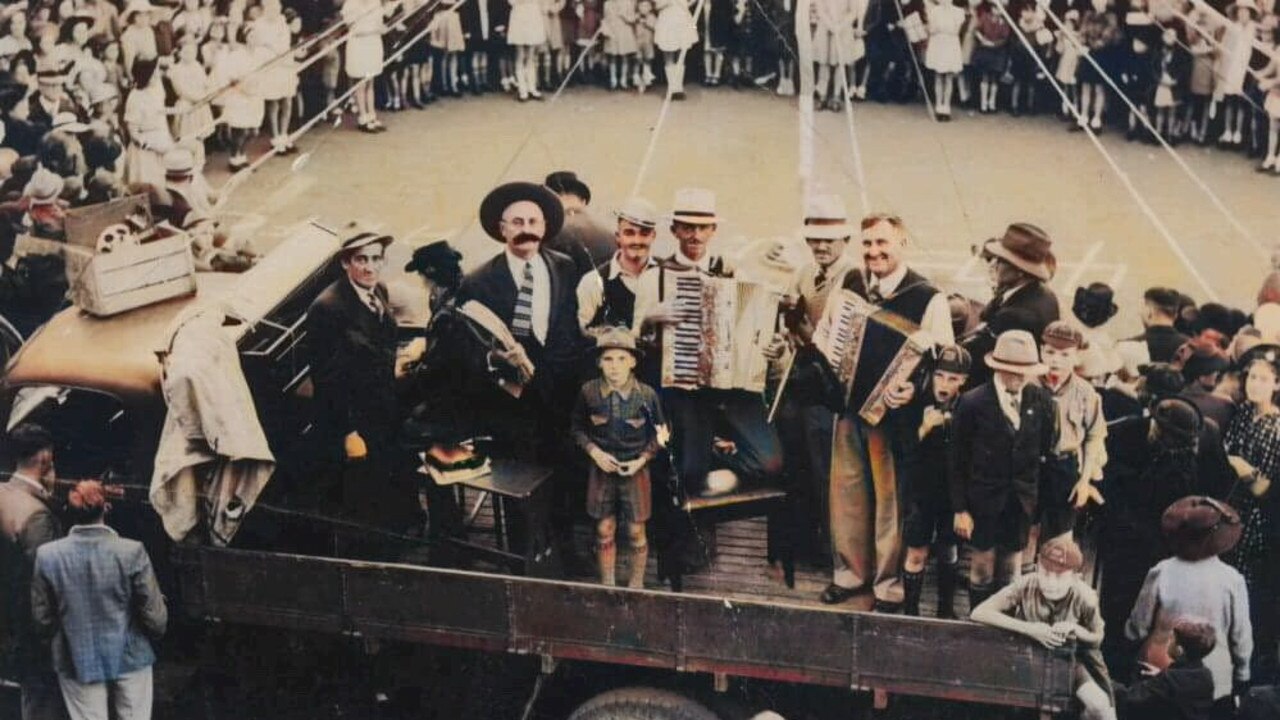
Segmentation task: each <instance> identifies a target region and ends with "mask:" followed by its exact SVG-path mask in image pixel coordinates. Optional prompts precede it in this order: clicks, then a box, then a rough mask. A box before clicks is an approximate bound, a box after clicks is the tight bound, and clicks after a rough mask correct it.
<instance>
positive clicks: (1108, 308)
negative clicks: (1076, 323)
mask: <svg viewBox="0 0 1280 720" xmlns="http://www.w3.org/2000/svg"><path fill="white" fill-rule="evenodd" d="M1071 311H1072V312H1073V313H1075V316H1076V317H1077V318H1079V319H1080V322H1082V323H1084V324H1085V326H1086V327H1093V328H1096V327H1099V326H1101V325H1103V324H1104V323H1106V322H1107V321H1108V320H1110V319H1111V318H1113V317H1115V315H1116V313H1118V312H1120V308H1119V307H1117V306H1116V302H1115V291H1114V290H1112V289H1111V286H1110V285H1107V284H1106V283H1090V284H1089V285H1088V286H1086V287H1078V288H1076V296H1075V301H1074V302H1073V303H1072V304H1071Z"/></svg>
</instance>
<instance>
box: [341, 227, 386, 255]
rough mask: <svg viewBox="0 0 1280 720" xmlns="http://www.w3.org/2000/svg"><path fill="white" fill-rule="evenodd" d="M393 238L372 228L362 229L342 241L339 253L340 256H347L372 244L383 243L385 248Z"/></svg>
mask: <svg viewBox="0 0 1280 720" xmlns="http://www.w3.org/2000/svg"><path fill="white" fill-rule="evenodd" d="M392 240H393V238H392V237H391V236H390V235H383V234H382V233H376V232H373V231H371V230H362V231H359V232H356V233H355V234H353V235H352V236H351V237H349V238H347V239H346V240H343V241H342V247H341V248H339V249H338V255H339V257H346V256H348V255H350V254H351V253H354V252H355V251H356V250H359V249H360V248H362V247H368V246H370V245H381V246H382V247H384V248H385V247H386V246H388V245H390V244H391V242H392Z"/></svg>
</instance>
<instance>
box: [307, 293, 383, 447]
mask: <svg viewBox="0 0 1280 720" xmlns="http://www.w3.org/2000/svg"><path fill="white" fill-rule="evenodd" d="M374 292H375V293H376V294H377V295H378V297H379V298H381V299H382V301H383V304H384V306H386V305H387V289H386V287H385V286H383V285H381V284H379V285H377V286H376V287H375V288H374ZM306 328H307V340H306V343H307V350H308V353H309V355H310V358H311V379H312V382H313V383H315V407H316V413H315V418H316V429H317V437H318V438H319V439H320V441H321V443H322V445H321V448H322V450H324V451H329V452H341V451H342V438H344V437H345V436H346V435H347V434H348V433H351V432H359V433H360V435H361V437H363V438H364V440H365V442H366V443H378V442H382V441H384V440H386V441H390V440H391V438H392V437H394V428H395V426H396V392H395V355H396V323H395V320H394V319H392V317H391V314H390V312H385V313H383V315H382V318H381V319H379V318H378V316H376V315H374V313H373V311H372V310H370V309H369V307H368V306H367V305H365V304H364V302H362V301H361V300H360V298H359V296H357V295H356V291H355V288H353V287H352V286H351V281H350V280H348V279H347V278H346V277H345V276H344V277H342V278H340V279H338V280H337V281H335V282H334V283H333V284H331V285H330V286H329V287H327V288H325V289H324V291H323V292H321V293H320V295H319V296H318V297H316V299H315V300H314V301H313V302H312V303H311V307H310V309H309V310H308V311H307V320H306ZM370 451H371V452H372V451H373V445H372V444H371V445H370Z"/></svg>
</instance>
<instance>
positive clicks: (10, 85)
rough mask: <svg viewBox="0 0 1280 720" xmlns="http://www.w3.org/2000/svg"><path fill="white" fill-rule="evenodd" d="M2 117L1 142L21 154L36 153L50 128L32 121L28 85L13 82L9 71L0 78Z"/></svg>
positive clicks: (0, 113)
mask: <svg viewBox="0 0 1280 720" xmlns="http://www.w3.org/2000/svg"><path fill="white" fill-rule="evenodd" d="M0 119H2V120H3V122H4V125H3V133H2V134H0V144H3V145H4V146H5V147H9V148H13V150H14V152H16V153H18V155H19V156H24V157H25V156H29V155H35V154H36V152H37V151H38V150H39V148H40V139H41V138H42V137H44V134H45V132H47V131H48V128H47V127H43V128H42V127H40V126H38V125H36V124H35V123H33V122H31V101H30V100H29V99H28V97H27V86H26V85H23V84H22V83H17V82H13V81H12V80H10V79H9V75H8V74H7V73H6V74H5V75H4V77H3V79H0Z"/></svg>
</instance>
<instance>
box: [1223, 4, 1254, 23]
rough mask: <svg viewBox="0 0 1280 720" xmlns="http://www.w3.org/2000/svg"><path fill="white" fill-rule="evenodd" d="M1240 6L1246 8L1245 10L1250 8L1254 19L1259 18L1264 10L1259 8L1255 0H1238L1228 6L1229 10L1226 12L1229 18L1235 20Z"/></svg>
mask: <svg viewBox="0 0 1280 720" xmlns="http://www.w3.org/2000/svg"><path fill="white" fill-rule="evenodd" d="M1240 8H1244V9H1245V10H1248V11H1249V12H1250V13H1252V14H1253V19H1254V20H1257V19H1258V18H1259V17H1260V16H1261V15H1262V11H1261V10H1259V9H1258V5H1257V3H1255V2H1254V1H1253V0H1236V2H1233V3H1231V4H1230V5H1228V6H1227V11H1226V12H1225V13H1224V14H1225V15H1226V16H1227V17H1228V18H1230V19H1232V20H1234V19H1235V16H1236V10H1239V9H1240Z"/></svg>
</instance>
